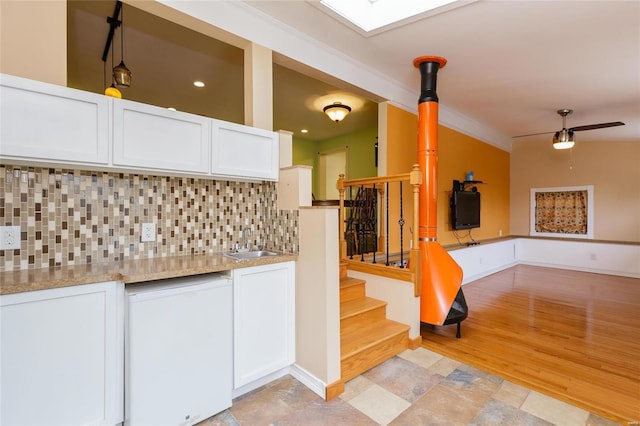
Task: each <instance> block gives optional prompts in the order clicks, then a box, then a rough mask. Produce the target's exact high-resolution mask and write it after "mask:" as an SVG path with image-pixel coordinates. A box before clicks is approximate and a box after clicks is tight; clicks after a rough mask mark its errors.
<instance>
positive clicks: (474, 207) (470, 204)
mask: <svg viewBox="0 0 640 426" xmlns="http://www.w3.org/2000/svg"><path fill="white" fill-rule="evenodd" d="M451 227H452V228H453V229H454V230H459V229H472V228H479V227H480V193H479V192H472V191H453V194H452V195H451Z"/></svg>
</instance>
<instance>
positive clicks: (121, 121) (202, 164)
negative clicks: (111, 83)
mask: <svg viewBox="0 0 640 426" xmlns="http://www.w3.org/2000/svg"><path fill="white" fill-rule="evenodd" d="M210 136H211V126H210V119H209V118H206V117H201V116H199V115H194V114H187V113H184V112H179V111H170V110H168V109H166V108H160V107H156V106H151V105H145V104H141V103H138V102H132V101H126V100H122V99H114V100H113V165H114V166H116V167H128V168H132V169H149V170H163V171H169V172H186V173H191V174H208V173H209V147H210Z"/></svg>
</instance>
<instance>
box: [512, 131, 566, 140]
mask: <svg viewBox="0 0 640 426" xmlns="http://www.w3.org/2000/svg"><path fill="white" fill-rule="evenodd" d="M551 133H555V131H553V132H542V133H529V134H527V135H518V136H511V139H513V138H524V137H525V136H537V135H550V134H551Z"/></svg>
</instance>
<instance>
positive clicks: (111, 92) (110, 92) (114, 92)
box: [103, 45, 122, 99]
mask: <svg viewBox="0 0 640 426" xmlns="http://www.w3.org/2000/svg"><path fill="white" fill-rule="evenodd" d="M111 67H112V68H113V45H112V46H111ZM103 70H104V80H105V83H104V85H105V86H106V85H107V61H106V59H105V61H104V67H103ZM104 94H105V95H106V96H111V97H112V98H118V99H122V93H121V92H120V90H118V88H116V86H115V85H114V84H113V76H111V86H109V87H107V88H106V89H104Z"/></svg>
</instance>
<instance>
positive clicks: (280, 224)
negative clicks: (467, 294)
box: [0, 165, 299, 271]
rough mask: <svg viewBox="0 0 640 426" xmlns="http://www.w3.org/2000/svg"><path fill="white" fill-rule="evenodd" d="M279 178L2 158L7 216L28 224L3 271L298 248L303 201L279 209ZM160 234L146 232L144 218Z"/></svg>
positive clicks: (1, 190)
mask: <svg viewBox="0 0 640 426" xmlns="http://www.w3.org/2000/svg"><path fill="white" fill-rule="evenodd" d="M276 194H277V190H276V183H275V182H260V183H250V182H234V181H216V180H208V179H198V178H184V177H182V178H181V177H161V176H151V175H148V176H147V175H138V174H123V173H106V172H104V173H103V172H91V171H80V170H65V169H48V168H37V167H36V168H34V167H18V166H11V165H0V220H1V223H0V224H1V225H6V226H9V225H20V226H21V248H20V250H0V271H13V270H19V269H31V268H46V267H51V266H61V265H81V264H87V263H103V262H114V261H118V260H123V259H142V258H150V257H165V256H174V255H183V254H196V253H216V252H221V251H226V250H230V249H231V248H232V247H233V246H234V244H235V243H237V242H241V234H242V230H243V229H245V228H249V229H250V230H251V242H252V244H254V245H263V246H264V247H265V248H268V249H271V250H277V251H281V252H287V253H297V252H298V247H299V246H298V222H299V216H298V211H297V210H280V211H278V210H277V200H276ZM147 222H153V223H156V227H157V230H156V241H154V242H141V241H140V236H141V227H142V223H147Z"/></svg>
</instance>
